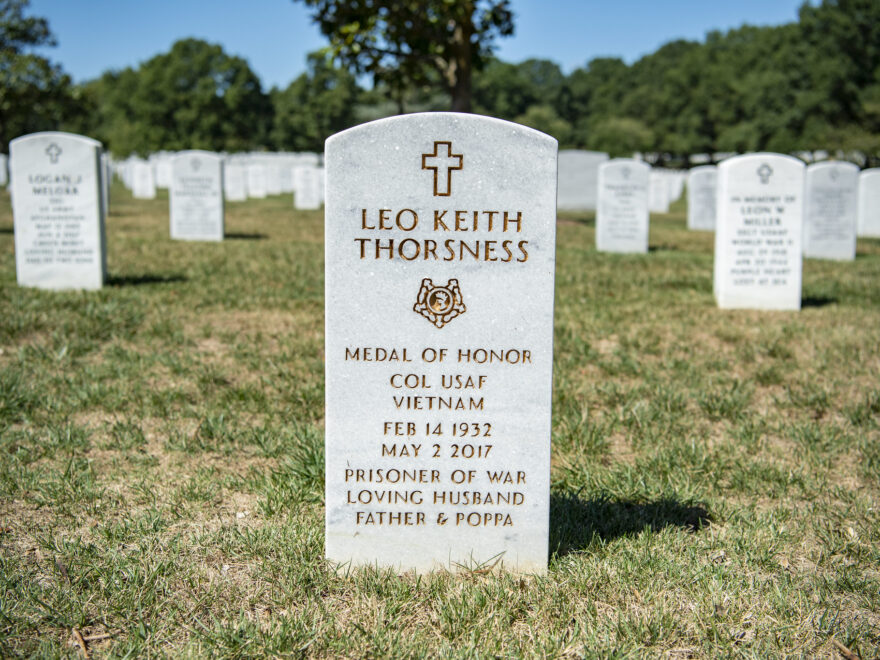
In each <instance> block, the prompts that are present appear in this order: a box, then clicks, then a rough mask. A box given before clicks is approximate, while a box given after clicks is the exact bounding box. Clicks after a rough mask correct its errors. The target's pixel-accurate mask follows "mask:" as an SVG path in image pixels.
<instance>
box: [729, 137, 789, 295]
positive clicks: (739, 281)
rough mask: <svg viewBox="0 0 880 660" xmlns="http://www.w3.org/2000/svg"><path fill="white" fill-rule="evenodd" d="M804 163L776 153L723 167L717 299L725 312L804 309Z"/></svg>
mask: <svg viewBox="0 0 880 660" xmlns="http://www.w3.org/2000/svg"><path fill="white" fill-rule="evenodd" d="M803 201H804V164H803V162H801V161H800V160H798V159H797V158H792V157H791V156H783V155H780V154H772V153H757V154H748V155H745V156H734V157H733V158H729V159H728V160H725V161H724V162H722V163H721V164H720V165H719V166H718V201H717V225H716V228H715V280H714V288H715V297H716V298H717V300H718V306H719V307H722V308H746V309H780V310H793V309H800V306H801V275H802V266H803V256H802V254H801V234H802V228H803Z"/></svg>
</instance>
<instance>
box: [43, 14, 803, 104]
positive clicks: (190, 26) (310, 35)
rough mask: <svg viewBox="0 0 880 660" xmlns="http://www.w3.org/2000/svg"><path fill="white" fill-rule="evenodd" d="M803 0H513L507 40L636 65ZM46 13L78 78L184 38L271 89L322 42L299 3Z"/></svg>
mask: <svg viewBox="0 0 880 660" xmlns="http://www.w3.org/2000/svg"><path fill="white" fill-rule="evenodd" d="M801 4H802V0H733V1H730V0H611V1H610V2H609V1H607V0H605V1H602V0H513V2H512V5H513V9H514V11H515V13H516V35H515V36H513V37H510V38H508V39H504V40H501V41H500V43H499V48H498V53H497V54H498V56H499V57H501V58H502V59H504V60H506V61H510V62H519V61H521V60H524V59H527V58H530V57H540V58H544V59H549V60H553V61H554V62H556V63H558V64H559V65H560V66H561V67H562V68H563V70H564V71H565V72H566V73H568V72H570V71H571V70H572V69H574V68H576V67H578V66H582V65H583V64H585V63H586V62H587V61H589V60H590V59H592V58H594V57H599V56H616V57H622V58H623V59H624V60H626V61H627V62H632V61H634V60H636V59H638V58H639V57H640V56H642V55H644V54H646V53H650V52H652V51H654V50H656V49H657V47H658V46H660V45H662V44H664V43H666V42H668V41H671V40H673V39H680V38H684V39H693V40H701V39H703V37H704V35H705V34H706V32H708V31H709V30H713V29H721V30H727V29H730V28H734V27H739V26H740V25H742V24H743V23H749V24H752V25H778V24H780V23H787V22H791V21H794V20H796V19H797V11H798V8H799V7H800V5H801ZM30 13H31V14H33V15H36V16H44V17H46V18H48V19H49V26H50V28H51V29H52V31H53V32H54V34H55V36H56V37H57V39H58V47H57V48H52V49H44V50H43V51H42V52H43V53H44V54H45V55H46V56H48V57H49V58H50V59H52V60H53V61H55V62H58V63H60V64H61V65H62V66H63V67H64V69H65V71H67V72H68V73H70V74H71V75H72V76H73V78H74V80H76V81H77V82H79V81H83V80H88V79H90V78H94V77H97V76H99V75H100V74H101V73H103V72H104V71H106V70H107V69H121V68H124V67H126V66H136V65H137V64H138V63H139V62H142V61H144V60H146V59H149V58H150V57H152V56H153V55H155V54H157V53H160V52H164V51H167V50H168V49H169V48H170V47H171V44H173V43H174V42H175V41H176V40H178V39H181V38H184V37H198V38H201V39H205V40H206V41H210V42H212V43H219V44H221V45H222V46H223V48H224V49H225V50H226V52H228V53H230V54H234V55H238V56H240V57H244V58H245V59H247V60H248V62H249V64H250V66H251V68H252V69H253V70H254V71H255V72H256V73H257V75H259V77H260V79H261V80H262V81H263V85H264V87H266V88H269V87H271V86H272V85H278V86H281V87H285V86H287V84H288V83H289V82H290V81H291V80H293V79H294V78H295V77H296V76H297V75H299V74H300V73H302V71H303V70H304V69H305V61H306V53H308V52H310V51H313V50H316V49H318V48H320V47H322V46H324V45H325V43H326V42H325V40H324V39H323V37H322V36H321V35H320V33H319V32H318V29H317V28H316V27H315V26H314V25H312V23H311V21H310V19H309V17H308V13H307V11H306V9H305V8H304V7H303V6H302V4H300V3H294V2H292V0H214V1H212V2H208V1H205V0H31V7H30Z"/></svg>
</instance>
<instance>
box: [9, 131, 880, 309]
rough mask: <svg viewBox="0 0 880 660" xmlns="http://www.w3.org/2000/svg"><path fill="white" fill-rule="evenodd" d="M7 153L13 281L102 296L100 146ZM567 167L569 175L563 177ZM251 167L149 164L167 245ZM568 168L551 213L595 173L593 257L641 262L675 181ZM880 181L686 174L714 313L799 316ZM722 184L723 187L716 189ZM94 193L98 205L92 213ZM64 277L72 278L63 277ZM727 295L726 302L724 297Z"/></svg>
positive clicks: (781, 163)
mask: <svg viewBox="0 0 880 660" xmlns="http://www.w3.org/2000/svg"><path fill="white" fill-rule="evenodd" d="M11 153H12V163H13V171H14V175H13V177H12V178H13V210H14V214H15V217H16V218H17V219H18V222H16V233H15V235H16V254H17V256H18V259H17V270H18V274H19V278H18V279H19V282H20V283H21V284H22V285H25V286H41V287H44V288H98V287H100V286H101V284H102V283H103V280H104V277H105V272H106V255H105V247H104V245H105V241H104V223H105V218H106V213H107V204H108V196H107V190H108V186H107V182H108V180H109V173H108V172H109V170H108V161H107V159H106V158H105V156H104V154H102V152H101V145H100V143H98V142H96V141H94V140H91V139H90V138H84V137H81V136H75V135H70V134H65V133H38V134H34V135H30V136H24V137H22V138H18V139H17V140H14V141H13V143H12V144H11ZM563 155H566V156H567V158H562V156H563ZM437 157H438V158H439V157H440V154H438V156H437ZM572 157H574V158H576V159H577V164H578V167H574V166H572V162H573V160H574V159H573V158H572ZM585 157H586V158H585ZM254 158H255V157H254V156H253V155H248V156H240V157H228V160H227V158H225V157H224V156H221V155H220V154H215V153H211V152H206V151H185V152H180V153H177V154H165V155H163V156H162V157H161V158H157V159H156V161H157V163H160V164H161V163H166V162H167V164H168V169H169V173H168V179H167V183H168V184H169V200H170V233H171V237H172V238H173V239H180V240H209V241H220V240H223V236H224V209H223V198H224V195H223V189H224V178H228V177H229V172H230V170H231V171H241V170H243V169H245V168H248V169H249V168H251V167H252V166H256V167H259V166H260V165H262V163H256V164H255V163H252V162H250V163H249V162H247V161H248V160H249V159H250V160H253V159H254ZM256 158H263V159H265V158H266V157H265V156H258V157H256ZM447 158H448V157H447ZM780 159H781V160H780ZM566 161H568V162H567V165H568V169H567V184H566V186H563V185H562V184H561V183H560V184H559V185H558V189H557V206H561V204H560V199H561V198H562V197H563V194H562V193H561V192H560V191H563V190H569V189H571V188H573V187H574V186H572V185H570V184H571V181H572V180H573V179H574V178H575V177H573V176H572V172H575V173H579V175H580V176H583V172H584V171H585V170H589V168H587V167H585V166H584V164H585V162H586V163H589V164H591V165H595V166H596V167H595V172H596V178H597V180H598V184H597V192H598V195H597V196H598V200H597V201H598V203H597V206H598V210H597V214H596V244H597V248H598V249H599V250H600V251H608V252H647V250H648V224H649V211H650V210H651V197H652V195H651V191H652V189H653V188H657V189H660V190H662V191H663V194H662V195H661V194H659V193H658V194H657V196H661V197H664V199H666V200H668V199H669V198H670V197H673V196H675V195H676V194H678V195H680V194H681V187H682V186H683V177H681V176H679V175H678V173H664V172H655V171H652V170H651V168H650V167H649V166H648V165H647V164H645V163H643V162H641V161H638V160H635V159H615V160H608V158H607V155H606V154H599V153H595V152H593V153H590V152H568V153H567V154H566V152H562V154H560V163H561V162H566ZM113 165H114V166H115V168H116V170H117V171H118V172H119V173H120V176H121V177H122V178H123V180H124V181H128V182H129V183H134V182H135V181H136V180H137V178H138V169H141V168H143V167H145V168H146V169H148V170H150V171H152V170H153V167H152V166H151V165H150V163H149V162H147V161H141V160H137V159H130V160H129V161H124V162H122V163H115V164H113ZM740 167H741V168H745V170H743V171H748V168H750V167H751V168H752V169H753V170H754V172H753V173H752V174H753V178H754V177H757V179H756V180H757V181H759V182H760V186H759V187H758V188H756V189H755V190H754V191H752V192H750V193H748V194H742V193H741V192H736V193H735V194H734V193H729V192H727V189H728V188H730V186H731V185H732V184H730V182H729V179H730V178H731V177H734V176H740V174H739V172H740V170H739V169H737V168H740ZM792 167H795V168H797V167H799V168H800V170H798V171H799V172H800V175H799V176H800V178H799V179H797V180H795V179H796V177H794V178H792V181H793V182H791V183H790V187H785V186H787V185H789V179H788V178H786V177H785V176H782V175H780V174H778V172H780V171H782V172H788V171H789V170H791V168H792ZM163 168H164V166H162V167H157V168H156V169H157V170H159V169H163ZM561 169H562V168H561V167H560V171H561ZM224 172H225V176H224ZM290 172H291V183H292V187H294V188H296V187H297V184H298V183H301V182H302V181H304V180H305V181H307V182H308V186H303V189H304V190H305V189H307V190H309V191H310V193H309V194H295V199H296V198H299V199H300V200H303V199H306V200H307V201H309V202H310V203H311V202H314V203H315V205H317V206H318V207H319V206H320V200H321V198H322V197H323V176H322V172H321V170H319V168H317V167H316V166H302V165H301V166H299V167H294V168H292V169H291V170H290ZM304 174H309V176H308V177H305V176H303V175H304ZM878 175H880V171H877V170H866V171H865V172H862V173H861V174H860V173H859V171H858V167H857V166H855V165H852V164H848V163H833V162H832V163H818V164H813V165H810V166H809V167H807V168H806V172H804V165H803V163H802V162H801V161H799V160H797V159H794V158H791V157H788V156H782V155H779V154H751V155H746V156H737V157H733V158H731V159H729V160H727V161H725V162H723V163H722V164H721V165H720V166H719V167H718V168H715V167H714V166H706V167H700V168H695V169H694V170H692V172H691V174H690V181H689V186H688V187H689V198H690V204H689V226H692V227H695V228H696V227H700V228H707V229H708V228H710V225H713V226H714V224H715V220H714V218H715V217H716V216H717V218H718V220H717V225H718V231H717V233H716V249H715V251H716V258H715V293H716V297H717V298H718V302H719V305H720V306H722V307H731V306H733V307H761V308H768V307H769V308H780V309H793V308H799V307H800V296H801V292H800V282H801V272H802V258H801V256H802V254H806V256H818V257H825V258H836V259H850V260H851V259H853V258H854V256H855V243H856V225H857V223H856V208H857V206H858V208H859V209H861V210H862V213H861V216H860V218H861V219H860V221H859V227H860V228H861V229H862V230H863V231H862V234H863V235H866V236H876V235H880V226H878V225H880V217H878V214H880V204H878V203H877V201H878V199H880V190H878V184H880V176H878ZM589 176H590V177H592V174H590V175H589ZM722 176H723V177H726V179H724V180H722V181H721V182H720V183H717V182H716V181H717V180H718V179H719V178H720V177H722ZM793 176H794V175H793ZM746 178H748V177H746ZM652 180H653V181H652ZM860 180H861V183H859V181H860ZM581 181H583V179H581ZM654 182H657V183H654ZM163 183H164V181H163ZM17 184H20V185H17ZM92 186H95V187H96V191H95V194H96V195H97V198H96V199H97V202H94V203H93V202H92V199H91V187H92ZM804 188H805V190H804ZM857 199H858V200H859V202H858V204H857V202H856V200H857ZM804 200H806V203H804ZM569 201H571V200H570V198H569ZM310 205H311V204H310ZM22 219H24V220H22ZM74 271H75V272H76V273H77V274H76V275H71V273H73V272H74ZM728 291H731V292H733V293H731V294H729V295H728V294H727V293H726V292H728Z"/></svg>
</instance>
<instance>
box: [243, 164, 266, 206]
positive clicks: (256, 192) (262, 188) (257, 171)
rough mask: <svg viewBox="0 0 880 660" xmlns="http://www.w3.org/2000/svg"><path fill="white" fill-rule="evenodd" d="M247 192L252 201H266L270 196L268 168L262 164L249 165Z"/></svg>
mask: <svg viewBox="0 0 880 660" xmlns="http://www.w3.org/2000/svg"><path fill="white" fill-rule="evenodd" d="M247 191H248V197H250V198H251V199H265V198H266V196H267V195H268V192H267V190H266V166H265V165H263V164H262V163H253V162H252V163H248V165H247Z"/></svg>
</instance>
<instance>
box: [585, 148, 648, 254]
mask: <svg viewBox="0 0 880 660" xmlns="http://www.w3.org/2000/svg"><path fill="white" fill-rule="evenodd" d="M650 171H651V168H650V167H648V165H646V164H645V163H643V162H641V161H637V160H632V159H630V158H615V159H614V160H610V161H607V162H605V163H602V164H601V165H600V166H599V208H598V209H597V211H596V249H597V250H599V251H600V252H647V251H648V176H649V174H650Z"/></svg>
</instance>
